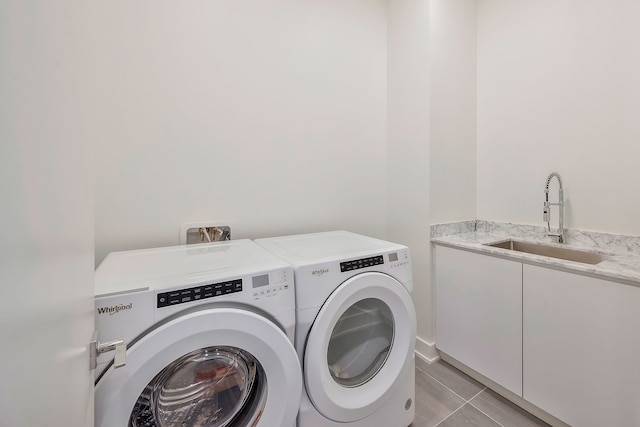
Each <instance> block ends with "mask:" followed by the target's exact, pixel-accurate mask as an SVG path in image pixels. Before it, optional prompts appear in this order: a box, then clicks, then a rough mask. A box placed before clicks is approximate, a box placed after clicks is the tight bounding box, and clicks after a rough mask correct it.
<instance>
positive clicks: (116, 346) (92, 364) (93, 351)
mask: <svg viewBox="0 0 640 427" xmlns="http://www.w3.org/2000/svg"><path fill="white" fill-rule="evenodd" d="M110 351H115V352H116V354H115V355H114V357H113V367H114V368H121V367H123V366H124V365H126V359H127V343H126V341H125V340H124V338H120V339H118V340H114V341H108V342H105V343H101V342H99V341H98V332H97V331H95V332H94V333H93V336H92V337H91V342H90V343H89V358H90V360H89V369H90V370H94V369H96V366H97V364H98V356H100V355H101V354H103V353H108V352H110Z"/></svg>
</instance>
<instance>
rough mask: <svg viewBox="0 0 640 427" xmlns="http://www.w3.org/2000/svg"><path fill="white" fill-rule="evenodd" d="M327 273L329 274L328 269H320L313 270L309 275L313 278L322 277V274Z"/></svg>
mask: <svg viewBox="0 0 640 427" xmlns="http://www.w3.org/2000/svg"><path fill="white" fill-rule="evenodd" d="M328 272H329V269H328V268H321V269H320V270H313V271H312V272H311V274H312V275H314V276H322V275H323V274H325V273H328Z"/></svg>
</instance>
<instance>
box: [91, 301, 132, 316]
mask: <svg viewBox="0 0 640 427" xmlns="http://www.w3.org/2000/svg"><path fill="white" fill-rule="evenodd" d="M132 307H133V303H132V302H130V303H129V304H117V305H112V306H111V307H98V314H109V315H110V316H111V315H114V314H118V313H120V312H121V311H123V310H130V309H131V308H132Z"/></svg>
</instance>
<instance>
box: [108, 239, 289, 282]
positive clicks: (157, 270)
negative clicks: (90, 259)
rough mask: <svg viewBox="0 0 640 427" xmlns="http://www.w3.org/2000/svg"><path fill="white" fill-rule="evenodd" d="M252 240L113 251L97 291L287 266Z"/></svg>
mask: <svg viewBox="0 0 640 427" xmlns="http://www.w3.org/2000/svg"><path fill="white" fill-rule="evenodd" d="M287 267H288V266H287V264H286V263H285V262H283V261H281V260H280V259H278V258H277V257H276V256H275V255H273V254H271V253H269V252H268V251H266V250H265V249H263V248H261V247H260V246H258V245H256V244H255V243H253V242H252V241H250V240H247V239H245V240H232V241H228V242H216V243H205V244H196V245H182V246H170V247H163V248H153V249H140V250H132V251H122V252H112V253H110V254H109V255H108V256H107V258H105V260H104V261H103V262H102V263H101V264H100V266H99V267H98V269H97V270H96V274H95V294H96V295H101V294H108V293H116V292H125V291H129V290H133V289H138V288H150V289H159V288H163V287H171V286H173V285H174V284H175V283H183V284H185V285H186V284H188V283H190V282H193V281H197V280H198V278H200V277H203V276H206V277H207V280H223V279H226V278H232V277H237V276H243V275H251V274H257V273H262V272H268V271H271V270H274V269H281V268H287Z"/></svg>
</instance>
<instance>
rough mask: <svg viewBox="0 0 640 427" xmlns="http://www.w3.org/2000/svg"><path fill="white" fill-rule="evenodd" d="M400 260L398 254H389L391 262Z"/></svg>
mask: <svg viewBox="0 0 640 427" xmlns="http://www.w3.org/2000/svg"><path fill="white" fill-rule="evenodd" d="M397 260H398V253H397V252H394V253H392V254H389V262H394V261H397Z"/></svg>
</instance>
